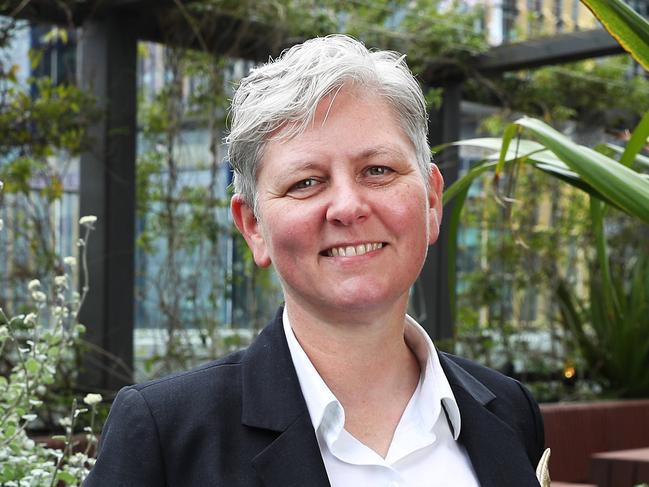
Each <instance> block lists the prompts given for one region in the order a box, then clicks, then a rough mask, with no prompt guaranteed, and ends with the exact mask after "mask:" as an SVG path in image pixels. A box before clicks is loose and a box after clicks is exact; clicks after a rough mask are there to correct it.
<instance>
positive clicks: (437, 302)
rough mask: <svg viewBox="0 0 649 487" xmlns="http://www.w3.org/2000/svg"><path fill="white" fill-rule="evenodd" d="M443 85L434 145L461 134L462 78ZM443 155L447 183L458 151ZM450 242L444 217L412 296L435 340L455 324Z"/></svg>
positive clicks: (432, 128) (432, 127) (434, 118)
mask: <svg viewBox="0 0 649 487" xmlns="http://www.w3.org/2000/svg"><path fill="white" fill-rule="evenodd" d="M443 88H444V94H443V100H442V106H441V108H440V109H439V110H433V112H432V113H431V114H430V122H429V132H428V141H429V142H430V144H431V146H435V145H438V144H441V143H443V142H451V141H454V140H458V139H459V138H460V102H461V98H462V81H461V80H453V81H451V82H449V83H448V84H446V85H444V86H443ZM442 156H443V157H437V156H435V158H434V161H435V163H436V164H437V165H438V166H439V168H440V170H441V172H442V175H443V176H444V181H445V186H446V187H448V186H449V185H450V184H451V183H453V182H454V181H456V180H457V177H458V151H457V149H453V148H450V149H447V150H445V151H444V153H443V154H442ZM450 212H451V208H450V206H449V205H446V206H445V207H444V213H445V214H446V215H449V214H450ZM447 242H448V232H447V229H446V226H445V225H444V220H443V219H442V227H441V232H440V235H439V239H438V240H437V243H436V244H435V245H433V246H431V247H430V248H429V249H428V257H427V258H426V263H425V264H424V268H423V270H422V272H421V275H420V277H419V280H418V281H417V283H416V284H415V289H414V295H413V300H412V303H413V306H414V311H415V313H416V317H417V318H418V319H419V322H420V323H421V325H422V326H423V327H424V328H425V329H426V331H427V332H428V334H429V335H430V337H431V338H432V339H433V340H442V339H447V338H452V337H453V330H454V326H455V324H454V323H453V319H452V316H453V314H452V313H451V309H450V307H449V306H450V305H449V292H448V243H447Z"/></svg>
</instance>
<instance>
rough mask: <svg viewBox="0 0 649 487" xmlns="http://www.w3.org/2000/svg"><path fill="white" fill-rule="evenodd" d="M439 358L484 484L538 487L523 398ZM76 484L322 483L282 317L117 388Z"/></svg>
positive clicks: (535, 423)
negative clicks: (190, 362)
mask: <svg viewBox="0 0 649 487" xmlns="http://www.w3.org/2000/svg"><path fill="white" fill-rule="evenodd" d="M440 362H441V364H442V367H443V369H444V371H445V373H446V376H447V377H448V380H449V382H450V385H451V389H452V390H453V393H454V394H455V398H456V400H457V402H458V406H459V409H460V414H461V418H462V426H461V432H460V437H459V441H461V442H462V444H463V445H464V446H465V447H466V450H467V452H468V454H469V457H470V458H471V462H472V463H473V467H474V469H475V471H476V474H477V476H478V479H479V481H480V485H481V486H482V487H538V486H539V483H538V482H537V480H536V476H535V473H534V467H535V466H536V464H537V462H538V461H539V459H540V457H541V454H542V452H543V446H544V434H543V423H542V419H541V414H540V411H539V408H538V406H537V405H536V403H535V402H534V400H533V399H532V397H531V396H530V394H529V392H527V390H526V389H525V388H524V387H523V386H521V384H519V383H518V382H516V381H515V380H513V379H510V378H508V377H505V376H503V375H501V374H499V373H498V372H495V371H493V370H490V369H487V368H485V367H482V366H480V365H477V364H475V363H472V362H470V361H467V360H464V359H461V358H458V357H455V356H452V355H448V354H446V353H440ZM439 475H442V476H443V475H444V472H443V471H440V472H439ZM84 486H85V487H149V486H150V487H162V486H169V487H185V486H205V487H208V486H209V487H212V486H222V487H240V486H241V487H242V486H246V487H252V486H258V487H261V486H265V487H325V486H329V480H328V478H327V472H326V470H325V467H324V463H323V461H322V457H321V455H320V450H319V448H318V443H317V440H316V436H315V432H314V429H313V425H312V424H311V419H310V417H309V412H308V410H307V406H306V403H305V401H304V397H303V396H302V391H301V389H300V384H299V382H298V378H297V375H296V373H295V368H294V367H293V362H292V360H291V355H290V352H289V349H288V345H287V343H286V337H285V335H284V331H283V328H282V310H281V309H280V310H279V311H278V313H277V315H276V316H275V319H274V320H273V321H272V322H271V323H270V324H269V325H268V326H267V327H266V328H265V329H264V330H263V331H262V332H261V334H260V335H259V336H258V337H257V338H256V339H255V340H254V342H253V343H252V344H251V345H250V347H248V348H247V349H246V350H242V351H239V352H236V353H234V354H232V355H229V356H227V357H224V358H222V359H220V360H216V361H214V362H211V363H209V364H206V365H204V366H202V367H199V368H197V369H195V370H192V371H189V372H183V373H180V374H177V375H173V376H170V377H166V378H163V379H159V380H155V381H152V382H147V383H145V384H140V385H134V386H131V387H126V388H124V389H122V390H121V391H120V392H119V394H118V395H117V397H116V398H115V402H114V403H113V406H112V408H111V411H110V415H109V417H108V421H107V422H106V425H105V426H104V429H103V432H102V438H101V444H100V448H99V456H98V458H97V463H96V464H95V466H94V468H93V469H92V471H91V473H90V475H89V476H88V478H87V479H86V481H85V482H84ZM350 487H356V486H350ZM458 487H460V486H458Z"/></svg>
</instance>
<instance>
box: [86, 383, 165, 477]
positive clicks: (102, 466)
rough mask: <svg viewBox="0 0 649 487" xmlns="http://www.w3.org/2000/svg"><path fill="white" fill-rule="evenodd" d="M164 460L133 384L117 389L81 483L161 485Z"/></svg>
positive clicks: (148, 413) (146, 409)
mask: <svg viewBox="0 0 649 487" xmlns="http://www.w3.org/2000/svg"><path fill="white" fill-rule="evenodd" d="M165 485H166V482H165V476H164V463H163V457H162V451H161V445H160V439H159V435H158V430H157V427H156V423H155V419H154V417H153V415H152V414H151V410H150V409H149V406H148V404H147V402H146V400H145V399H144V397H143V396H142V394H141V393H140V392H139V391H138V390H137V389H135V388H133V387H127V388H124V389H122V390H121V391H119V393H118V394H117V397H116V398H115V401H114V402H113V405H112V407H111V409H110V414H109V415H108V420H107V421H106V424H105V425H104V428H103V431H102V435H101V440H100V443H99V454H98V457H97V461H96V463H95V465H94V467H93V469H92V470H91V472H90V474H89V475H88V477H87V478H86V480H85V482H84V483H83V486H84V487H106V486H111V487H163V486H165Z"/></svg>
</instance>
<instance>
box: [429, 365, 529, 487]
mask: <svg viewBox="0 0 649 487" xmlns="http://www.w3.org/2000/svg"><path fill="white" fill-rule="evenodd" d="M439 358H440V362H441V364H442V367H443V369H444V372H445V373H446V376H447V378H448V380H449V383H450V385H451V389H452V390H453V394H454V395H455V399H456V400H457V402H458V407H459V409H460V417H461V421H462V426H461V431H460V437H459V440H460V442H461V443H462V444H463V445H464V447H465V448H466V450H467V453H468V454H469V457H470V459H471V463H472V464H473V468H474V469H475V472H476V474H477V476H478V479H479V481H480V485H481V486H482V487H539V483H538V481H537V480H536V474H535V472H534V469H533V467H532V465H531V464H530V461H529V459H528V457H527V454H526V452H525V447H524V446H523V444H522V443H521V441H520V440H519V438H518V437H517V436H516V433H515V432H514V430H513V429H512V428H511V427H510V426H509V425H508V424H507V423H505V422H504V421H502V420H501V419H500V418H499V417H498V416H496V415H495V414H493V413H492V412H491V411H490V410H489V407H490V406H493V405H494V404H495V402H496V401H499V399H498V398H497V397H496V396H495V395H494V394H493V392H491V391H490V390H489V389H488V388H487V387H486V386H485V385H484V384H482V383H481V382H479V381H478V380H477V379H475V378H474V377H473V376H472V375H470V374H469V373H468V372H466V371H465V370H464V369H463V368H462V367H460V366H459V365H457V364H456V363H455V362H453V361H452V360H451V359H449V358H448V357H446V356H445V355H444V354H441V353H440V354H439Z"/></svg>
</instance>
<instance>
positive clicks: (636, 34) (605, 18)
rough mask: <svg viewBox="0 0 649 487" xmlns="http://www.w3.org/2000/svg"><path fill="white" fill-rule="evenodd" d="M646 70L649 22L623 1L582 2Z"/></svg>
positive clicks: (591, 0) (648, 63)
mask: <svg viewBox="0 0 649 487" xmlns="http://www.w3.org/2000/svg"><path fill="white" fill-rule="evenodd" d="M581 1H582V3H583V4H584V5H586V6H587V7H588V8H589V9H590V10H591V12H593V13H594V14H595V16H596V17H597V18H598V19H599V21H600V22H601V23H602V25H604V27H605V28H606V30H608V31H609V33H610V34H611V35H612V36H613V37H615V39H616V40H617V41H618V42H619V43H620V45H621V46H622V47H623V48H624V49H626V50H627V51H628V52H629V53H630V54H631V55H632V56H633V57H634V58H635V60H636V61H638V62H639V63H640V64H641V65H642V66H644V69H646V70H647V71H649V22H647V20H646V19H644V18H642V16H640V15H639V14H638V13H637V12H635V11H634V10H633V9H632V8H631V7H629V6H628V5H627V4H626V3H625V2H623V1H622V0H581Z"/></svg>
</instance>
